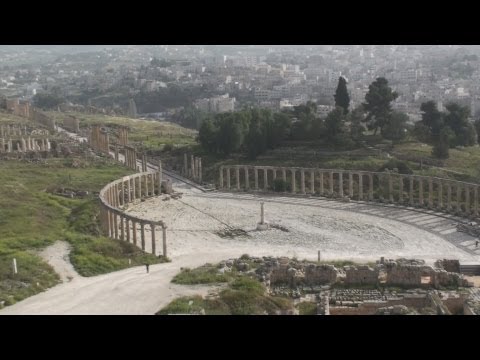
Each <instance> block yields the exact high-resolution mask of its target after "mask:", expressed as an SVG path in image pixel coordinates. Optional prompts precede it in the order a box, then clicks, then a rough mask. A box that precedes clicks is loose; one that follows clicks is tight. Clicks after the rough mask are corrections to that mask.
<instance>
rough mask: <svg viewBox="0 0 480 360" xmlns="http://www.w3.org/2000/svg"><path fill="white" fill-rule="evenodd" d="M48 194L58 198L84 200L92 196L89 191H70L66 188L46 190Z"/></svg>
mask: <svg viewBox="0 0 480 360" xmlns="http://www.w3.org/2000/svg"><path fill="white" fill-rule="evenodd" d="M46 192H47V193H49V194H53V195H57V196H63V197H66V198H71V199H73V198H80V199H83V198H85V197H87V196H88V195H90V193H89V192H88V191H84V190H75V189H70V188H64V187H59V188H48V189H46Z"/></svg>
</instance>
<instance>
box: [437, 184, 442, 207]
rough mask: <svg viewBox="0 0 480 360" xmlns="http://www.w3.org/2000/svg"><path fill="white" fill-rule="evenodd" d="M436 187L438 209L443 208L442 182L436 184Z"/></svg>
mask: <svg viewBox="0 0 480 360" xmlns="http://www.w3.org/2000/svg"><path fill="white" fill-rule="evenodd" d="M437 185H438V208H439V209H442V208H443V188H442V180H439V181H438V182H437Z"/></svg>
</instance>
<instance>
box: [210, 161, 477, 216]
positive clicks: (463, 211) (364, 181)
mask: <svg viewBox="0 0 480 360" xmlns="http://www.w3.org/2000/svg"><path fill="white" fill-rule="evenodd" d="M278 173H281V174H282V177H281V178H282V179H283V181H284V182H285V183H286V184H287V185H289V188H290V189H289V191H288V192H289V193H291V194H298V195H318V196H333V197H339V198H344V197H345V196H347V197H348V198H350V199H352V200H365V201H380V202H385V203H390V204H397V205H405V206H417V207H426V208H428V209H432V210H436V211H441V212H446V213H448V212H451V211H454V212H456V213H457V214H458V215H461V216H465V217H469V218H476V217H478V211H479V203H478V201H479V199H478V192H479V191H478V187H479V186H480V185H479V184H474V183H467V182H462V181H455V180H450V179H443V178H438V177H429V176H419V175H404V174H397V173H392V172H383V173H380V172H370V171H358V170H339V169H319V168H298V167H288V168H287V167H274V166H248V165H233V166H221V167H220V174H219V186H218V188H219V189H220V190H227V191H251V190H253V191H262V192H269V191H274V189H273V184H274V181H275V179H276V178H277V174H278ZM251 174H253V176H252V175H251ZM307 175H308V176H307ZM252 177H253V185H254V186H253V187H252ZM260 178H261V179H260ZM259 179H260V181H259Z"/></svg>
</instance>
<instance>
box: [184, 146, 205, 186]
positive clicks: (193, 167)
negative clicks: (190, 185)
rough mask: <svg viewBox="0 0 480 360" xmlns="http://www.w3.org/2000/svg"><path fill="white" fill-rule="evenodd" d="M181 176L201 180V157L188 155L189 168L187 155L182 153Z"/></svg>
mask: <svg viewBox="0 0 480 360" xmlns="http://www.w3.org/2000/svg"><path fill="white" fill-rule="evenodd" d="M183 176H185V177H188V178H190V179H193V180H195V181H198V182H200V183H201V182H202V158H200V157H197V156H194V155H190V169H189V168H188V156H187V154H186V153H185V154H183Z"/></svg>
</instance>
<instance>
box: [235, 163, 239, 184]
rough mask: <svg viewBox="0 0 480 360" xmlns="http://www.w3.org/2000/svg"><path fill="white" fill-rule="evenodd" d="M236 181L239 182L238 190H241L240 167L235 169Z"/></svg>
mask: <svg viewBox="0 0 480 360" xmlns="http://www.w3.org/2000/svg"><path fill="white" fill-rule="evenodd" d="M235 180H236V182H237V190H240V168H239V167H238V166H237V167H236V168H235Z"/></svg>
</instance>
